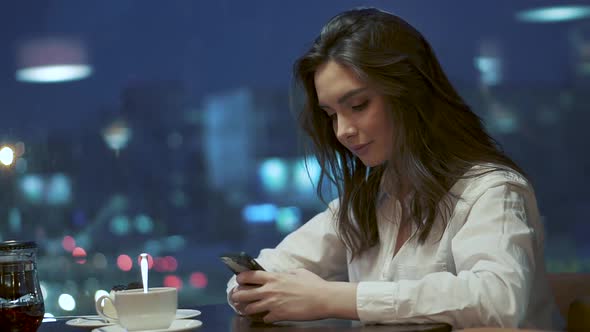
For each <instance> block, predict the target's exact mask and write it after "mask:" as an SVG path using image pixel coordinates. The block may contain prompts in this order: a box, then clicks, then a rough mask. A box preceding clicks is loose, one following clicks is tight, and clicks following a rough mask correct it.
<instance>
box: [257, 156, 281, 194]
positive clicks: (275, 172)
mask: <svg viewBox="0 0 590 332" xmlns="http://www.w3.org/2000/svg"><path fill="white" fill-rule="evenodd" d="M258 174H259V176H260V180H261V181H262V185H263V187H264V189H265V190H267V191H269V192H278V191H282V190H284V189H285V187H286V186H287V179H288V171H287V164H286V163H285V161H284V160H283V159H281V158H271V159H267V160H265V161H264V162H262V164H261V165H260V168H259V170H258Z"/></svg>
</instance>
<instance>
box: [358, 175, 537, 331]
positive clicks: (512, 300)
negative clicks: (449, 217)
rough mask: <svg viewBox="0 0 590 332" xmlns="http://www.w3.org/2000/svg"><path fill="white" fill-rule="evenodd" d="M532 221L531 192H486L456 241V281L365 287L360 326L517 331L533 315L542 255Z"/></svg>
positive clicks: (500, 188) (432, 277) (505, 188)
mask: <svg viewBox="0 0 590 332" xmlns="http://www.w3.org/2000/svg"><path fill="white" fill-rule="evenodd" d="M530 209H535V211H534V212H533V211H530ZM529 212H531V213H529ZM529 214H530V215H532V216H533V218H534V216H537V213H536V201H535V198H534V194H533V192H532V189H531V188H530V187H529V186H523V185H520V184H518V185H515V184H512V183H506V182H505V183H503V184H499V185H495V186H493V187H489V188H487V189H485V190H483V192H482V194H481V195H479V196H478V198H477V199H475V200H474V201H473V204H472V206H471V209H470V210H469V212H468V214H467V217H466V219H465V223H464V224H463V225H462V227H461V228H460V229H459V230H458V231H457V233H456V234H455V236H454V237H453V238H452V240H451V252H452V255H453V259H454V261H455V266H456V272H457V274H456V275H455V274H453V273H450V272H434V273H431V274H428V275H426V276H425V277H424V278H422V279H421V280H400V281H398V282H361V283H359V285H358V288H357V310H358V314H359V317H360V319H361V321H363V322H365V323H395V322H405V323H426V322H434V321H436V322H446V323H449V324H451V325H453V326H455V327H457V326H460V327H470V326H503V327H517V326H518V325H519V322H521V321H522V319H523V318H524V315H525V313H526V308H527V305H528V303H527V302H528V299H529V295H530V290H531V285H532V282H533V280H532V279H533V275H534V270H535V256H534V254H535V251H536V250H538V248H537V246H536V239H535V230H534V229H533V227H530V226H529V224H530V223H529V222H530V220H529Z"/></svg>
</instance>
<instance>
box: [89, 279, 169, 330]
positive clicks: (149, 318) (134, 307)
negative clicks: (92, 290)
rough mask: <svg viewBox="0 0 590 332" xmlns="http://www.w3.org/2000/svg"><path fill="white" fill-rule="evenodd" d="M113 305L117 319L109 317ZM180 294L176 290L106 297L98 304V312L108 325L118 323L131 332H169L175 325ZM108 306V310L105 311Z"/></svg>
mask: <svg viewBox="0 0 590 332" xmlns="http://www.w3.org/2000/svg"><path fill="white" fill-rule="evenodd" d="M109 302H110V303H112V305H113V307H114V308H115V311H116V316H115V315H109V311H110V310H108V304H107V303H109ZM177 305H178V294H177V292H176V288H173V287H156V288H150V289H149V290H148V292H147V293H144V292H143V289H129V290H121V291H116V292H114V296H112V297H111V296H109V295H103V296H101V297H99V298H98V299H97V300H96V303H95V306H96V312H97V313H98V314H99V315H100V316H101V317H103V318H105V319H108V320H109V321H112V322H116V323H118V324H119V325H121V326H122V327H124V328H126V329H127V330H129V331H135V330H155V329H167V328H169V327H170V325H171V324H172V321H174V317H175V316H176V309H177ZM105 306H106V307H107V310H105Z"/></svg>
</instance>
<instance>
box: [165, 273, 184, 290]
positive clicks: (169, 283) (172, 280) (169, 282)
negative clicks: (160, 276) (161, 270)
mask: <svg viewBox="0 0 590 332" xmlns="http://www.w3.org/2000/svg"><path fill="white" fill-rule="evenodd" d="M164 286H166V287H174V288H176V289H182V279H180V278H179V277H178V276H175V275H169V276H166V277H164Z"/></svg>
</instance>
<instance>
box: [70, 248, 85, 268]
mask: <svg viewBox="0 0 590 332" xmlns="http://www.w3.org/2000/svg"><path fill="white" fill-rule="evenodd" d="M72 256H73V257H74V258H75V259H76V263H78V264H84V263H86V250H84V248H81V247H76V248H74V250H73V251H72Z"/></svg>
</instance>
